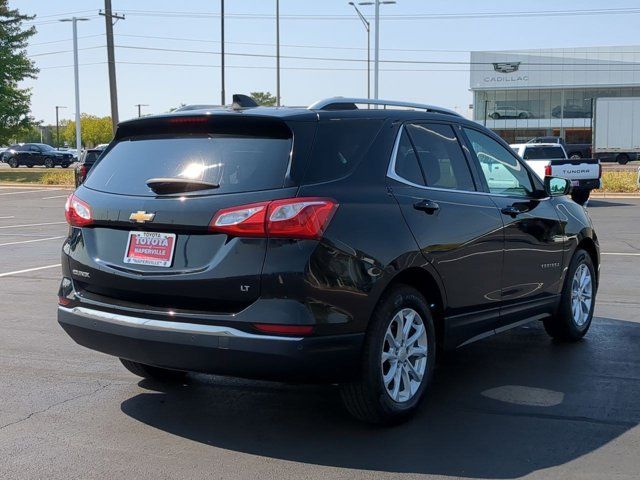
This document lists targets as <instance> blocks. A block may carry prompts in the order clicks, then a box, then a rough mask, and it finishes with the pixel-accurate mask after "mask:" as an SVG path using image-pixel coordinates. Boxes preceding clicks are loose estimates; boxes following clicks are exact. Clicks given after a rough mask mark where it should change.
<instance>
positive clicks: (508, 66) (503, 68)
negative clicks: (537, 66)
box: [493, 62, 520, 73]
mask: <svg viewBox="0 0 640 480" xmlns="http://www.w3.org/2000/svg"><path fill="white" fill-rule="evenodd" d="M493 69H494V70H495V71H496V72H500V73H513V72H517V71H518V70H519V69H520V62H499V63H494V64H493Z"/></svg>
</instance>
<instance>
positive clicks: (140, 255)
mask: <svg viewBox="0 0 640 480" xmlns="http://www.w3.org/2000/svg"><path fill="white" fill-rule="evenodd" d="M175 246H176V235H175V234H174V233H157V232H129V241H128V243H127V250H126V252H125V254H124V263H131V264H136V265H151V266H154V267H170V266H171V262H172V261H173V251H174V249H175Z"/></svg>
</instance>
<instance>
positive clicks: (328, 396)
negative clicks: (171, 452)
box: [121, 318, 640, 478]
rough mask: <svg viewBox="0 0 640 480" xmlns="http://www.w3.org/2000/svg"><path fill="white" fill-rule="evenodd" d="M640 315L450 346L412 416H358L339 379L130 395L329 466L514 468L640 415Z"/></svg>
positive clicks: (564, 458)
mask: <svg viewBox="0 0 640 480" xmlns="http://www.w3.org/2000/svg"><path fill="white" fill-rule="evenodd" d="M639 344H640V323H632V322H624V321H620V320H614V319H604V318H598V319H596V320H595V321H594V324H593V325H592V328H591V331H590V332H589V334H588V336H587V337H586V338H585V339H584V340H583V341H581V342H578V343H575V344H568V345H567V344H556V343H554V342H552V341H551V340H550V339H549V338H548V337H547V335H546V334H545V332H544V330H543V328H542V326H541V325H540V324H532V325H530V326H527V327H521V328H518V329H516V330H513V331H511V332H508V333H505V334H503V335H501V336H496V337H493V338H491V339H488V340H485V341H483V342H478V343H476V344H474V345H471V346H469V347H467V348H464V349H460V350H459V351H458V352H456V353H454V354H452V355H448V356H447V359H446V360H445V361H444V362H442V363H441V364H440V365H439V367H438V369H437V372H436V376H435V381H434V385H433V389H432V390H431V392H430V395H429V397H428V398H427V399H426V401H425V402H424V404H423V406H422V408H421V409H420V411H419V413H418V414H417V415H416V417H414V418H413V419H412V420H411V421H409V422H408V423H406V424H404V425H400V426H397V427H394V428H380V427H374V426H369V425H364V424H360V423H358V422H357V421H355V420H353V419H351V418H350V417H349V416H348V414H347V413H346V412H345V411H344V409H343V408H342V406H341V404H340V399H339V394H338V391H337V388H335V387H324V386H291V385H285V384H274V383H266V382H253V381H248V380H235V379H225V378H221V377H212V376H206V375H194V376H192V377H191V382H190V383H189V384H186V385H181V386H173V387H167V386H164V385H159V384H157V383H154V382H150V381H142V382H140V386H141V387H142V388H144V389H146V390H148V392H145V393H141V394H139V395H137V396H135V397H133V398H130V399H128V400H126V401H125V402H123V403H122V406H121V408H122V411H123V412H124V413H125V414H126V415H128V416H130V417H132V418H134V419H137V420H139V421H140V422H143V423H145V424H147V425H150V426H153V427H155V428H158V429H160V430H163V431H165V432H168V433H171V434H173V435H178V436H180V437H184V438H188V439H191V440H194V441H197V442H201V443H203V444H207V445H211V446H215V447H219V448H224V449H228V450H234V451H238V452H244V453H250V454H255V455H261V456H266V457H272V458H278V459H284V460H288V461H294V462H304V463H311V464H316V465H324V466H331V467H342V468H351V469H366V470H374V471H383V472H398V473H421V474H438V475H449V476H465V477H475V478H513V477H520V476H523V475H526V474H529V473H531V472H534V471H537V470H540V469H544V468H549V467H553V466H556V465H561V464H564V463H567V462H570V461H572V460H574V459H576V458H578V457H580V456H583V455H585V454H588V453H590V452H592V451H594V450H596V449H598V448H600V447H602V446H603V445H605V444H607V443H608V442H610V441H611V440H613V439H615V438H616V437H618V436H620V435H621V434H623V433H624V432H626V431H628V430H629V429H631V428H633V427H635V426H636V425H637V424H638V423H639V422H640V402H638V401H637V399H638V398H640V348H638V345H639Z"/></svg>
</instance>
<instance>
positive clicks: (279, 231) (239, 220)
mask: <svg viewBox="0 0 640 480" xmlns="http://www.w3.org/2000/svg"><path fill="white" fill-rule="evenodd" d="M337 208H338V204H337V203H336V202H335V201H334V200H331V199H329V198H318V197H306V198H288V199H285V200H274V201H271V202H260V203H252V204H249V205H241V206H238V207H231V208H224V209H222V210H219V211H218V212H217V213H216V214H215V216H214V217H213V220H211V224H210V225H209V229H210V230H211V231H214V232H221V233H226V234H228V235H232V236H236V237H278V238H301V239H316V240H319V239H320V238H322V234H323V233H324V231H325V230H326V228H327V225H329V222H330V221H331V218H333V215H334V213H335V211H336V209H337Z"/></svg>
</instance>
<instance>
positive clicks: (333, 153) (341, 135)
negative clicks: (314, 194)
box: [304, 119, 383, 184]
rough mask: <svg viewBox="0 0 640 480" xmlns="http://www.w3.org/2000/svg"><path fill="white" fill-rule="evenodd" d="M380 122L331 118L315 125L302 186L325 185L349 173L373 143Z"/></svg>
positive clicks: (381, 121) (380, 124)
mask: <svg viewBox="0 0 640 480" xmlns="http://www.w3.org/2000/svg"><path fill="white" fill-rule="evenodd" d="M382 123H383V120H370V119H334V120H327V121H322V122H320V123H318V130H317V133H316V138H315V141H314V146H313V152H312V154H311V161H310V162H309V166H308V167H307V172H306V174H305V177H304V183H307V184H309V183H319V182H327V181H330V180H335V179H338V178H342V177H344V176H346V175H348V174H349V173H351V172H352V171H353V170H354V169H355V168H356V166H358V164H359V163H360V161H361V160H362V159H363V157H364V156H365V154H366V153H367V151H368V150H369V147H370V146H371V144H372V143H373V141H374V140H375V138H376V136H377V134H378V132H379V131H380V127H381V126H382Z"/></svg>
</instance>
